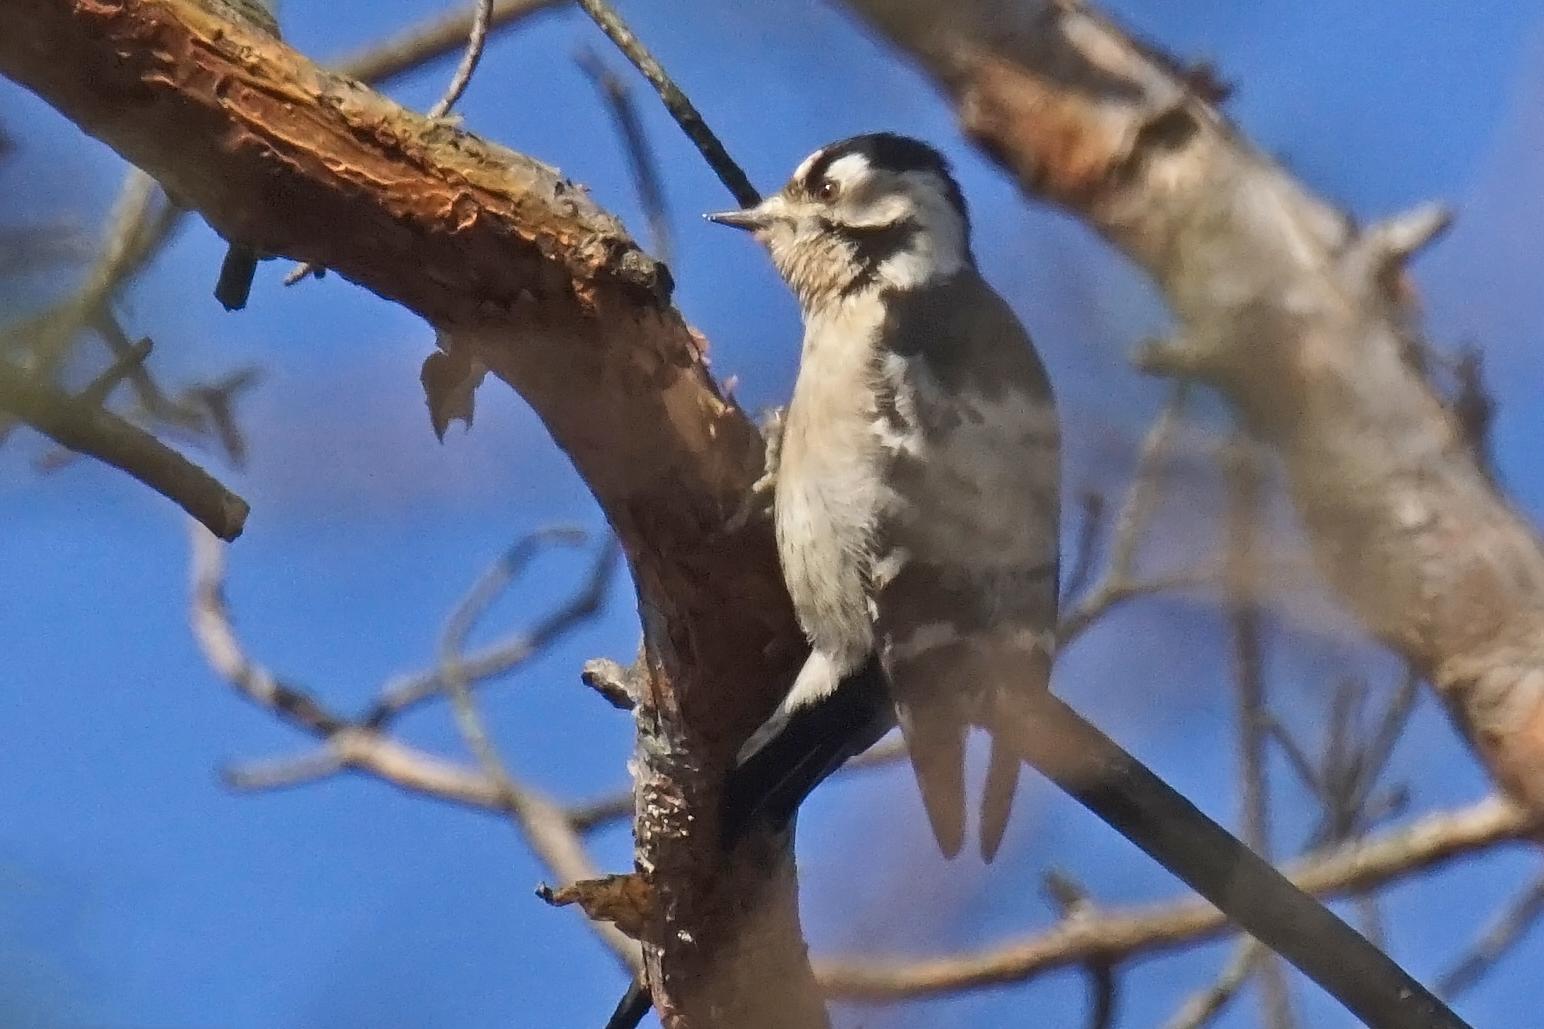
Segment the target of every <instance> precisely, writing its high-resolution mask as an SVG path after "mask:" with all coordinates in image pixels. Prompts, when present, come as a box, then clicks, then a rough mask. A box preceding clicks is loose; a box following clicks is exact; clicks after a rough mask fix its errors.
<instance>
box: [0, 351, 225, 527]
mask: <svg viewBox="0 0 1544 1029" xmlns="http://www.w3.org/2000/svg"><path fill="white" fill-rule="evenodd" d="M0 411H5V412H7V413H9V414H11V415H13V416H15V417H16V418H18V419H20V420H21V421H24V422H26V423H27V424H28V425H30V426H32V427H33V428H34V429H36V430H38V431H39V432H41V433H43V434H44V435H45V436H47V437H49V438H50V439H52V440H53V441H54V442H55V443H58V444H59V445H60V446H62V447H66V448H68V449H70V450H74V451H77V452H79V453H82V454H90V455H91V456H92V457H94V458H96V459H97V460H99V461H102V462H104V463H106V464H110V465H112V466H113V467H114V468H118V469H121V470H123V471H125V472H128V473H129V474H130V475H132V476H134V478H136V479H138V480H139V481H140V482H142V483H144V484H145V485H146V486H149V487H150V488H151V489H153V490H155V491H156V492H157V493H159V494H161V495H162V496H163V497H166V498H167V499H168V500H170V501H172V502H173V503H175V504H177V505H178V506H179V507H181V508H182V509H183V510H184V511H186V512H187V513H188V514H190V515H192V516H193V517H194V518H196V519H198V521H199V522H200V523H202V524H203V525H204V526H206V527H207V528H208V529H209V531H210V532H212V533H214V534H215V535H216V536H219V537H220V538H221V539H225V540H233V539H235V538H236V537H237V536H239V535H241V529H242V526H243V525H244V524H245V523H246V519H247V512H248V510H249V508H248V506H247V502H246V501H245V500H242V499H241V498H240V497H238V496H237V495H236V494H234V493H232V492H231V491H230V490H228V489H226V488H225V487H224V486H223V485H221V484H220V482H219V480H217V479H216V478H214V476H212V475H210V474H209V473H208V472H206V471H204V470H203V469H202V468H200V467H199V466H198V465H196V464H194V463H193V462H192V461H189V460H188V459H187V458H185V457H183V456H182V455H181V454H179V453H177V452H176V451H175V450H173V449H171V448H170V447H168V446H166V445H165V444H164V443H162V442H161V441H160V440H158V439H156V438H155V437H154V436H152V435H150V434H149V433H148V432H145V431H144V430H143V429H141V428H139V427H137V426H135V425H131V424H130V423H128V422H126V421H124V420H123V419H122V418H119V417H118V416H117V415H115V414H113V413H112V412H110V411H107V410H105V409H103V408H102V407H101V406H100V405H99V404H94V403H88V402H84V401H82V400H80V399H78V398H76V397H72V396H70V395H69V394H67V393H65V392H64V391H63V390H59V389H56V388H54V387H53V386H50V385H48V384H46V383H44V382H40V381H38V380H37V379H36V378H34V377H33V376H31V375H28V374H26V373H24V372H22V371H20V370H19V369H17V368H15V367H13V366H11V365H10V364H9V363H6V362H0Z"/></svg>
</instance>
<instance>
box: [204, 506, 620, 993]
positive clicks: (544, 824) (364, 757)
mask: <svg viewBox="0 0 1544 1029" xmlns="http://www.w3.org/2000/svg"><path fill="white" fill-rule="evenodd" d="M189 533H190V542H191V544H192V557H191V561H190V565H191V570H190V578H191V593H192V604H191V610H190V612H189V619H190V623H191V625H192V628H193V635H194V638H195V639H196V640H197V641H198V644H199V647H200V648H201V649H202V650H203V652H204V657H205V660H207V661H208V662H209V664H210V666H211V667H212V668H213V669H214V670H215V672H216V673H217V674H218V675H220V677H221V678H223V679H225V680H226V681H227V682H229V683H230V684H231V685H232V686H234V687H235V688H236V689H237V690H238V691H239V692H240V693H242V694H243V695H244V696H245V697H247V698H248V699H249V700H251V701H252V702H254V703H256V704H257V705H259V706H260V707H263V708H265V709H266V710H269V711H271V712H273V713H274V714H275V715H276V716H278V717H280V718H281V719H283V720H284V721H286V722H288V723H289V724H291V725H294V726H296V727H297V728H300V729H302V730H304V731H306V732H308V733H309V734H311V735H313V736H317V737H319V738H321V739H323V740H325V741H326V742H327V744H328V746H329V748H330V750H331V752H332V753H333V754H335V755H336V756H337V758H338V759H339V761H340V763H341V765H342V766H343V767H348V768H353V769H358V770H360V771H366V772H369V773H371V774H372V775H375V776H377V777H378V778H380V779H383V780H385V781H387V782H390V783H392V784H394V785H397V786H401V787H403V788H405V789H410V790H413V791H415V792H421V793H427V794H430V795H433V796H436V797H441V798H444V799H451V800H457V801H461V802H464V803H468V804H471V805H473V806H476V807H481V808H491V809H494V810H498V811H502V812H505V813H507V814H509V815H510V816H512V818H513V820H514V822H515V824H516V826H517V828H518V829H519V830H520V831H521V833H522V835H523V836H524V837H525V840H526V842H527V844H528V845H529V846H530V847H531V849H532V851H533V852H534V853H535V854H536V856H537V858H538V859H539V860H540V861H541V862H542V863H543V864H544V865H546V866H547V868H548V870H549V871H550V872H551V873H552V875H553V877H554V878H557V879H560V880H561V881H563V882H564V883H568V882H573V881H575V880H579V879H593V878H596V877H597V875H598V872H597V870H596V869H595V867H594V865H593V864H592V863H591V862H590V859H589V855H588V854H586V853H585V850H584V847H583V844H582V843H581V842H580V840H579V837H578V835H577V833H575V832H574V830H573V829H572V827H571V826H570V825H569V822H568V819H567V817H566V816H565V815H564V813H563V810H562V809H561V808H560V807H558V806H557V805H556V804H554V803H553V802H552V801H551V800H548V799H547V798H546V797H544V796H542V795H541V794H540V793H539V792H537V791H536V790H534V789H531V788H529V787H526V786H523V785H519V784H516V783H514V782H512V781H511V780H509V779H508V777H507V775H506V776H505V778H504V780H503V781H497V780H494V779H493V778H491V777H490V776H488V775H486V774H480V773H478V772H476V771H468V770H467V769H465V768H463V767H461V766H458V765H455V764H452V763H450V762H447V761H444V760H443V759H441V758H437V757H434V756H433V755H430V754H426V753H424V752H422V751H418V750H416V749H414V748H412V747H409V746H407V745H405V744H403V743H400V742H398V741H397V740H394V739H392V738H390V737H388V736H386V735H384V734H382V733H380V732H378V731H376V730H374V729H369V728H365V727H361V726H358V725H354V724H352V723H350V722H348V721H347V720H345V719H343V718H340V717H339V716H338V715H336V714H334V713H333V712H331V711H329V710H328V709H327V708H326V707H325V705H323V704H322V703H321V702H320V701H318V700H316V699H315V697H313V696H312V695H311V694H310V693H309V692H307V691H305V690H302V689H300V688H299V687H296V686H293V685H291V684H288V683H285V682H283V681H281V680H279V679H278V678H277V677H276V676H275V675H274V674H273V673H272V672H270V671H269V670H268V669H267V668H265V667H264V666H262V665H261V664H258V663H256V662H254V661H252V660H250V659H249V658H248V657H247V655H246V653H245V651H244V650H243V649H242V647H241V644H240V643H239V642H238V640H237V638H236V633H235V628H234V627H233V625H232V624H231V619H230V612H229V611H228V610H227V608H226V606H225V598H224V581H225V551H224V548H223V546H222V545H221V544H220V543H219V542H218V541H217V540H215V539H214V538H213V537H211V536H210V535H209V534H208V533H206V532H204V531H202V530H201V529H200V528H199V527H198V526H197V525H194V524H190V526H189ZM474 592H475V591H474ZM466 607H467V606H466V605H463V610H464V609H466ZM468 624H469V623H468ZM588 924H589V925H590V928H591V930H592V931H593V932H594V933H595V934H596V935H597V936H599V937H600V939H601V940H602V942H604V943H605V944H606V945H607V946H608V947H609V948H610V949H611V950H612V951H613V952H614V953H615V954H616V955H617V957H618V959H619V960H620V961H621V962H622V963H623V964H624V965H625V966H626V967H627V968H628V969H629V970H632V971H636V970H637V969H638V968H639V967H641V963H642V959H641V953H640V951H639V948H638V945H637V943H635V942H634V941H632V940H630V939H628V938H627V937H626V936H623V935H622V934H621V933H620V932H618V931H617V929H616V927H615V926H612V925H608V924H605V923H598V922H590V923H588Z"/></svg>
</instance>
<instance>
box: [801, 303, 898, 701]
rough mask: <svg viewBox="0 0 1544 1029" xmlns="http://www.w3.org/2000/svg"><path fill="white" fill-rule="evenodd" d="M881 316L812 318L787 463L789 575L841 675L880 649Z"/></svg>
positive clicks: (853, 313) (867, 310) (867, 307)
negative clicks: (875, 599) (872, 575)
mask: <svg viewBox="0 0 1544 1029" xmlns="http://www.w3.org/2000/svg"><path fill="white" fill-rule="evenodd" d="M878 314H879V312H878V311H877V310H876V309H875V308H874V306H873V305H871V304H864V303H861V302H846V303H843V304H840V305H837V306H836V307H835V308H834V309H833V310H831V311H829V312H825V313H820V314H812V315H811V316H810V317H809V319H808V320H807V323H806V327H805V339H804V354H803V358H802V360H801V362H800V366H799V380H798V382H797V384H796V385H795V386H794V395H793V401H792V403H791V404H790V405H789V408H788V416H787V421H786V423H785V426H784V430H783V432H784V434H783V449H782V459H781V463H780V465H779V467H778V478H777V498H776V512H777V541H778V552H779V555H780V557H781V559H782V564H783V576H784V578H785V580H786V581H787V584H788V592H789V594H790V595H791V596H792V598H793V603H794V610H795V612H796V613H797V614H798V616H799V623H800V625H801V626H803V628H804V631H805V634H806V635H807V636H808V637H809V639H810V642H811V643H812V644H813V645H814V646H815V647H816V649H818V650H820V651H821V652H823V653H824V654H826V655H827V657H828V658H829V659H830V660H831V661H832V663H833V665H835V666H836V667H837V670H838V673H839V674H845V673H846V672H849V671H852V670H854V669H855V668H857V667H858V666H859V665H860V664H861V663H862V661H863V660H864V659H865V657H866V656H867V655H868V653H869V651H870V649H871V648H872V646H873V624H872V613H871V608H870V604H869V597H868V583H869V571H870V568H869V566H870V563H871V561H872V551H873V537H874V526H875V521H876V518H877V512H878V508H879V505H880V503H881V501H882V498H881V496H880V495H879V494H880V489H881V486H880V482H881V479H882V475H883V467H882V465H883V461H884V458H885V455H884V453H883V450H882V448H881V447H880V444H879V440H878V438H877V436H876V433H875V429H874V417H875V399H874V382H873V378H874V365H873V359H872V353H873V351H872V348H871V346H870V345H869V341H870V340H872V339H873V335H874V332H875V331H876V330H877V328H878V323H879V317H878Z"/></svg>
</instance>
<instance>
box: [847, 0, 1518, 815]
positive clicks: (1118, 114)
mask: <svg viewBox="0 0 1544 1029" xmlns="http://www.w3.org/2000/svg"><path fill="white" fill-rule="evenodd" d="M847 6H849V7H851V8H852V9H853V10H855V11H857V12H858V13H859V14H861V15H862V16H863V17H865V18H866V19H868V20H869V22H870V23H871V24H872V25H873V26H874V27H875V28H877V29H878V30H879V31H880V32H881V33H882V34H883V35H885V36H887V37H889V38H890V39H891V40H892V41H893V42H895V43H896V44H897V45H898V46H900V47H901V48H902V49H904V50H905V51H907V52H908V53H909V54H911V55H912V56H913V57H914V58H916V59H917V60H918V61H919V62H920V63H921V64H922V66H923V67H924V68H925V69H926V70H927V71H928V72H929V73H930V74H932V75H933V76H934V77H935V78H936V79H937V81H938V83H939V85H940V86H941V87H942V88H943V89H944V90H945V92H946V93H947V94H948V95H949V96H950V97H951V98H952V99H953V100H954V102H955V103H956V105H957V108H958V113H959V118H960V122H961V125H962V127H963V129H964V131H965V133H966V134H967V135H968V136H970V137H971V138H972V139H973V140H974V141H975V142H976V143H977V144H978V145H979V146H981V148H982V149H983V150H985V151H986V152H987V153H988V154H990V155H991V156H993V157H994V158H995V159H996V160H997V161H998V162H999V163H1000V164H1002V166H1003V167H1004V168H1005V169H1007V170H1008V171H1009V172H1010V173H1012V174H1013V175H1014V176H1015V177H1016V178H1017V179H1018V181H1019V183H1020V184H1021V185H1022V186H1023V187H1024V189H1025V190H1026V191H1028V192H1029V193H1031V194H1033V195H1035V196H1037V197H1042V198H1044V199H1047V200H1049V201H1051V202H1053V203H1056V204H1059V205H1061V206H1063V207H1065V208H1067V209H1069V210H1071V211H1072V212H1074V213H1075V214H1077V215H1078V216H1079V217H1081V218H1083V219H1084V220H1085V221H1086V222H1087V223H1088V224H1090V225H1091V226H1092V227H1093V228H1095V229H1096V230H1097V231H1098V232H1099V233H1100V234H1102V235H1103V236H1104V237H1105V238H1106V239H1108V240H1109V241H1110V242H1111V243H1113V244H1114V245H1115V246H1116V247H1118V248H1119V249H1120V250H1121V251H1122V252H1123V253H1125V254H1126V255H1127V256H1129V257H1130V258H1131V259H1132V260H1134V261H1135V262H1137V264H1139V265H1140V266H1141V267H1142V268H1143V269H1144V270H1146V271H1147V272H1148V274H1149V275H1151V276H1152V277H1153V279H1154V280H1155V281H1156V282H1157V284H1158V285H1159V287H1160V288H1161V289H1162V290H1163V292H1164V294H1165V296H1166V297H1167V298H1168V301H1169V304H1170V306H1171V308H1172V309H1173V312H1174V314H1175V317H1176V319H1177V321H1178V323H1179V330H1178V335H1177V337H1176V339H1175V340H1174V341H1173V342H1170V343H1168V344H1165V345H1162V346H1158V347H1153V348H1150V349H1149V350H1148V352H1147V353H1146V355H1145V358H1144V361H1145V364H1146V366H1147V368H1149V369H1150V370H1153V371H1158V372H1162V373H1164V374H1171V375H1179V376H1183V377H1187V378H1195V379H1199V380H1201V381H1204V382H1206V383H1208V384H1209V385H1211V386H1213V387H1215V388H1216V389H1218V390H1219V391H1221V392H1222V393H1223V394H1225V395H1226V396H1227V397H1228V399H1229V400H1230V401H1231V402H1232V403H1233V404H1234V405H1235V407H1236V408H1237V410H1238V412H1239V413H1240V414H1241V416H1242V417H1243V419H1244V420H1245V421H1246V422H1247V423H1248V425H1249V427H1250V429H1251V430H1252V431H1253V432H1255V433H1256V434H1258V435H1259V436H1260V438H1262V439H1264V440H1266V441H1267V442H1269V443H1270V444H1271V445H1273V446H1274V447H1275V449H1276V450H1277V452H1278V453H1279V454H1280V455H1281V457H1282V459H1283V461H1284V464H1285V467H1286V472H1287V479H1288V483H1289V486H1290V489H1291V493H1292V497H1293V500H1294V502H1295V504H1296V506H1297V510H1298V513H1299V515H1300V516H1301V518H1302V521H1303V524H1304V526H1305V527H1306V529H1307V531H1308V535H1309V538H1310V540H1311V542H1312V545H1313V548H1314V551H1315V553H1316V554H1317V556H1318V557H1319V559H1320V566H1321V569H1322V570H1323V573H1324V575H1325V576H1326V578H1327V579H1328V580H1329V581H1330V583H1331V584H1332V585H1333V586H1334V587H1335V589H1336V590H1337V591H1338V593H1339V595H1340V597H1341V599H1342V600H1343V601H1344V602H1345V603H1346V604H1347V605H1348V606H1349V607H1350V608H1351V609H1352V610H1354V611H1355V612H1356V614H1357V615H1359V616H1360V618H1361V619H1362V621H1363V622H1364V623H1365V624H1366V626H1367V627H1368V629H1369V630H1370V631H1371V632H1372V633H1373V634H1374V635H1375V636H1377V637H1378V638H1379V639H1380V640H1382V641H1383V642H1385V643H1386V644H1388V645H1389V646H1390V647H1392V648H1393V649H1394V650H1396V651H1397V652H1398V653H1399V654H1400V655H1401V656H1402V657H1404V658H1405V659H1406V660H1408V661H1409V662H1410V663H1411V664H1412V665H1413V666H1415V667H1416V668H1417V669H1419V670H1420V671H1421V672H1422V673H1423V674H1424V675H1426V676H1427V677H1428V678H1429V679H1430V681H1431V682H1432V683H1433V684H1434V685H1435V686H1436V688H1437V690H1438V691H1439V692H1440V694H1441V695H1442V697H1443V699H1444V700H1445V701H1446V702H1447V704H1448V706H1449V708H1450V710H1451V711H1452V713H1453V715H1454V717H1455V719H1456V721H1457V722H1458V724H1459V725H1460V727H1461V728H1462V729H1463V730H1464V732H1465V733H1466V735H1467V736H1468V738H1469V740H1470V741H1471V742H1472V744H1473V745H1474V746H1475V747H1476V749H1477V750H1478V751H1479V753H1480V755H1481V757H1482V758H1483V759H1484V760H1485V762H1486V763H1487V765H1488V766H1489V768H1490V770H1491V773H1492V774H1493V775H1494V776H1495V778H1496V779H1497V781H1498V782H1500V783H1501V784H1502V785H1504V786H1505V787H1506V788H1507V789H1508V790H1510V791H1511V792H1512V793H1513V794H1514V795H1516V796H1518V797H1519V798H1521V799H1523V800H1525V801H1526V802H1527V803H1529V804H1531V805H1533V806H1535V808H1538V809H1541V810H1544V551H1541V548H1540V541H1539V537H1538V535H1537V534H1536V533H1535V531H1534V529H1533V527H1532V526H1531V525H1529V524H1528V523H1527V522H1526V521H1524V520H1523V519H1522V518H1521V517H1520V516H1519V515H1518V514H1517V512H1516V511H1515V510H1513V509H1512V508H1511V507H1510V506H1509V505H1508V504H1507V502H1506V501H1505V500H1504V499H1503V498H1502V497H1501V496H1500V495H1499V494H1498V493H1497V491H1496V489H1495V487H1494V486H1493V485H1492V484H1491V483H1490V481H1489V480H1488V478H1487V476H1486V474H1485V470H1484V469H1483V468H1481V467H1479V466H1478V465H1477V464H1476V462H1475V458H1474V454H1473V453H1472V451H1471V450H1470V449H1469V448H1468V447H1467V446H1466V445H1465V442H1464V437H1463V433H1462V431H1461V427H1460V426H1459V425H1458V424H1457V422H1456V421H1455V419H1454V418H1453V416H1452V415H1451V414H1450V413H1449V412H1448V411H1447V410H1445V409H1444V407H1443V405H1442V403H1441V401H1440V399H1439V397H1438V396H1437V395H1436V392H1435V391H1434V390H1433V388H1432V387H1431V385H1430V384H1429V383H1428V382H1427V380H1426V379H1425V377H1424V375H1423V374H1422V371H1421V369H1420V367H1419V363H1418V362H1416V361H1412V360H1410V359H1409V354H1410V353H1411V352H1412V349H1415V348H1419V347H1420V346H1424V343H1423V342H1422V341H1420V340H1419V339H1418V338H1417V329H1416V328H1415V326H1414V324H1413V322H1414V317H1413V315H1412V313H1411V311H1410V310H1409V305H1408V302H1407V301H1406V299H1405V293H1404V290H1405V289H1406V286H1405V284H1404V282H1403V280H1402V274H1403V267H1404V264H1405V262H1406V261H1407V260H1408V259H1409V257H1410V256H1411V255H1412V254H1413V253H1414V252H1415V251H1416V250H1418V249H1419V248H1420V247H1422V246H1423V245H1425V244H1426V243H1427V242H1429V241H1430V240H1431V239H1432V238H1433V237H1434V236H1435V235H1436V234H1437V233H1439V232H1440V231H1441V230H1442V228H1443V226H1444V225H1445V224H1446V223H1447V216H1446V213H1445V212H1443V211H1442V210H1441V209H1440V208H1437V207H1434V206H1430V205H1428V206H1424V207H1420V208H1417V209H1415V210H1414V211H1412V212H1411V213H1410V214H1408V215H1406V216H1404V217H1400V218H1395V219H1392V220H1390V221H1388V222H1385V223H1382V224H1379V225H1374V226H1371V227H1367V228H1361V227H1358V226H1357V225H1356V224H1354V223H1353V222H1352V221H1351V219H1350V218H1348V217H1347V216H1346V215H1345V214H1344V213H1342V212H1341V211H1338V210H1336V209H1335V208H1334V207H1333V206H1331V205H1330V204H1328V203H1326V202H1325V201H1323V200H1321V199H1319V198H1317V197H1315V196H1313V195H1312V194H1311V193H1309V192H1308V190H1307V189H1306V188H1304V187H1303V186H1302V185H1301V184H1300V183H1298V182H1297V181H1295V180H1294V179H1293V178H1292V177H1291V176H1290V175H1289V174H1288V173H1287V172H1286V171H1285V170H1284V169H1282V168H1281V167H1279V166H1278V165H1276V164H1275V163H1274V162H1272V161H1271V160H1270V159H1268V158H1267V157H1266V156H1265V155H1264V154H1262V153H1260V152H1259V151H1258V150H1256V149H1255V148H1254V147H1252V146H1250V145H1249V144H1248V142H1247V141H1245V140H1244V139H1243V138H1242V137H1241V136H1240V135H1239V133H1238V132H1237V131H1236V130H1235V128H1234V127H1233V126H1231V125H1229V124H1228V123H1227V121H1226V120H1225V119H1224V118H1223V117H1222V116H1221V115H1220V114H1219V113H1218V112H1217V111H1216V110H1215V109H1214V108H1213V107H1212V105H1211V104H1210V102H1209V101H1208V98H1207V97H1203V96H1199V95H1197V94H1196V92H1195V91H1194V89H1193V88H1192V85H1191V82H1192V79H1193V76H1188V75H1187V74H1186V73H1185V70H1184V69H1182V68H1180V67H1179V66H1178V65H1177V64H1176V63H1175V62H1173V61H1171V60H1169V59H1167V58H1165V57H1163V56H1162V55H1161V54H1157V53H1155V52H1154V51H1152V50H1151V49H1150V48H1147V47H1144V46H1142V45H1140V44H1139V43H1137V42H1135V41H1134V40H1132V39H1131V38H1130V37H1129V36H1127V35H1126V34H1124V33H1122V32H1121V31H1120V30H1119V29H1118V28H1116V27H1115V26H1113V25H1111V24H1110V23H1109V22H1107V21H1106V20H1104V19H1103V18H1101V17H1100V16H1099V15H1098V14H1097V13H1096V12H1094V11H1092V10H1091V9H1090V8H1089V7H1087V6H1086V5H1084V4H1081V3H1075V2H1072V0H1043V2H1040V0H962V2H960V3H954V4H948V5H939V4H933V3H929V2H926V0H847Z"/></svg>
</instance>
